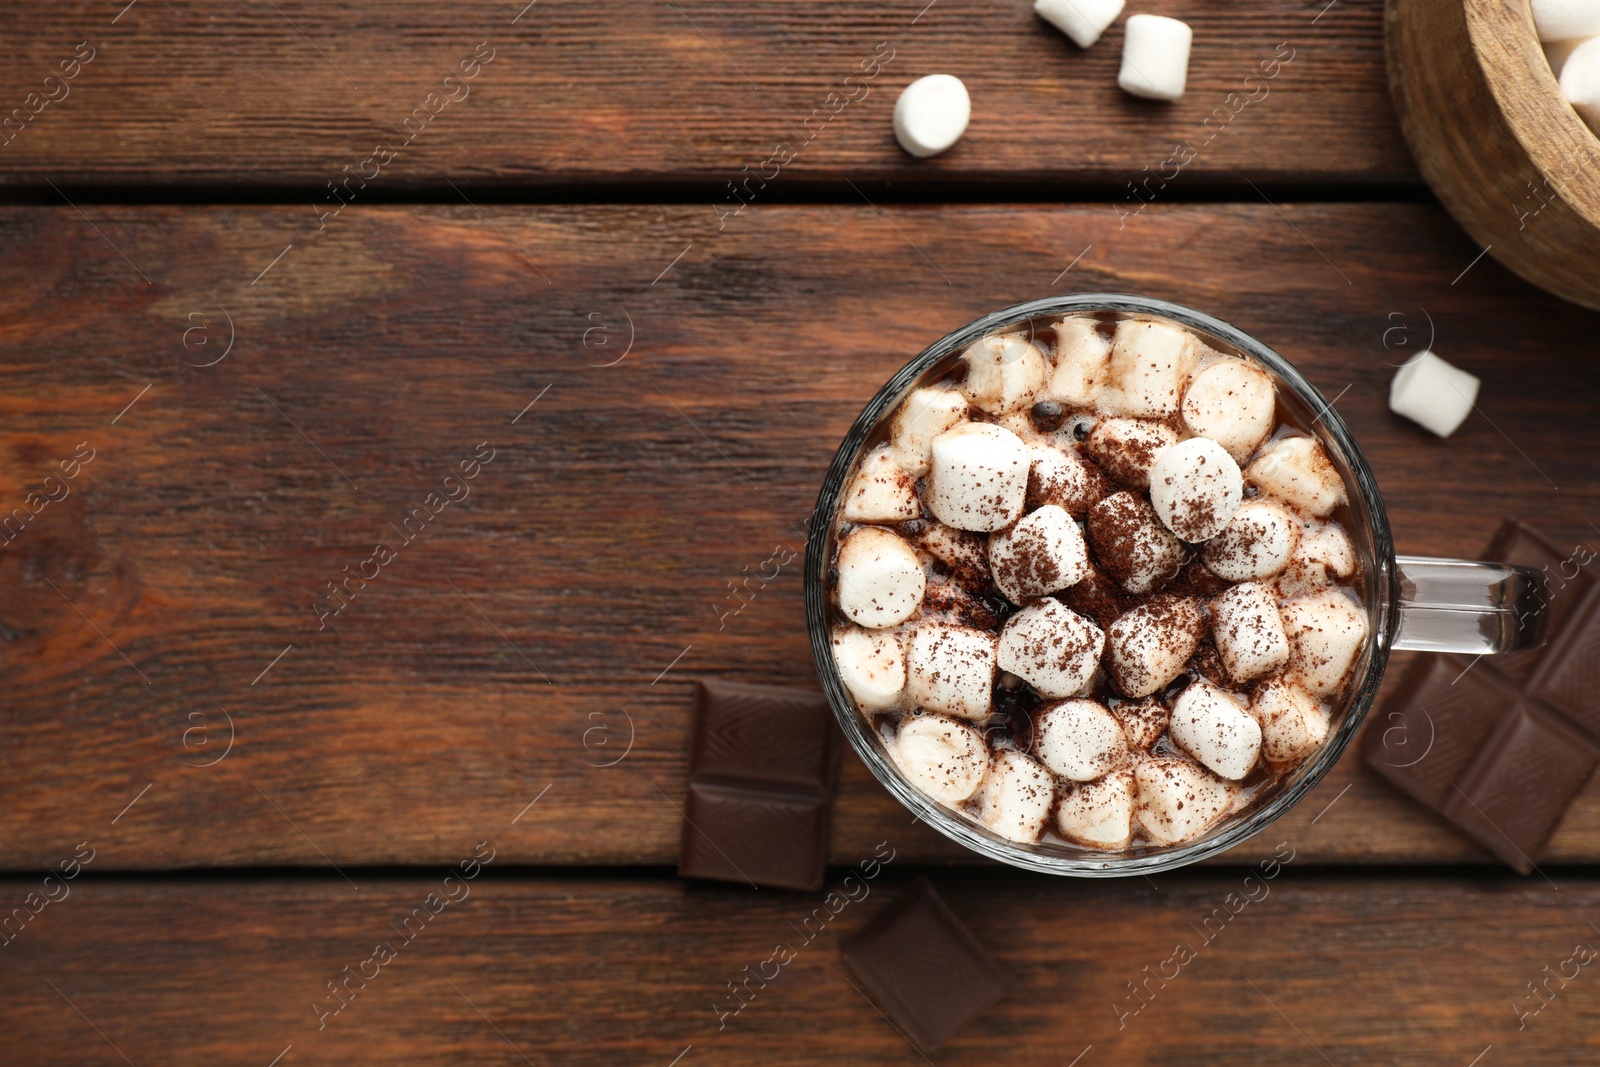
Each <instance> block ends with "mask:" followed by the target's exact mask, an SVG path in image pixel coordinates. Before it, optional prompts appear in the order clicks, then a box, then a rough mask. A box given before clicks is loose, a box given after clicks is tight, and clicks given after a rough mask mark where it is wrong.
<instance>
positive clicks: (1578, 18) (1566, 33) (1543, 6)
mask: <svg viewBox="0 0 1600 1067" xmlns="http://www.w3.org/2000/svg"><path fill="white" fill-rule="evenodd" d="M1532 7H1533V26H1534V29H1536V30H1538V31H1539V40H1541V41H1571V40H1576V39H1577V38H1580V37H1596V36H1600V4H1596V3H1595V2H1594V0H1533V4H1532Z"/></svg>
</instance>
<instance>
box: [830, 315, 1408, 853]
mask: <svg viewBox="0 0 1600 1067" xmlns="http://www.w3.org/2000/svg"><path fill="white" fill-rule="evenodd" d="M1092 312H1113V313H1121V314H1128V315H1149V316H1159V317H1162V318H1166V319H1170V320H1171V321H1173V322H1176V323H1179V324H1180V325H1183V326H1186V327H1188V328H1190V329H1192V330H1197V331H1199V332H1201V333H1202V334H1208V335H1210V336H1211V337H1214V338H1216V339H1217V340H1219V341H1221V342H1223V344H1224V345H1225V346H1231V347H1232V348H1234V349H1236V350H1237V351H1238V352H1240V353H1242V354H1244V355H1245V356H1248V357H1249V358H1251V359H1254V360H1257V361H1258V362H1260V363H1262V364H1263V365H1264V366H1266V367H1267V368H1268V369H1269V370H1270V371H1272V373H1273V374H1274V375H1275V376H1276V377H1277V378H1278V379H1279V380H1280V381H1283V382H1286V383H1287V384H1288V385H1289V386H1290V387H1291V388H1292V389H1293V391H1294V392H1295V393H1297V394H1298V396H1299V399H1300V400H1301V401H1302V402H1303V403H1304V404H1305V405H1306V406H1308V408H1309V409H1311V410H1314V411H1316V412H1318V413H1319V414H1318V416H1317V420H1316V421H1317V423H1318V424H1319V426H1320V429H1319V430H1318V431H1317V436H1318V437H1319V438H1320V439H1321V440H1322V441H1323V443H1324V445H1325V446H1328V447H1329V452H1330V455H1331V457H1332V459H1333V461H1334V464H1335V466H1337V467H1339V468H1340V473H1341V474H1343V475H1344V477H1345V480H1346V482H1347V484H1348V485H1350V486H1353V487H1354V488H1355V489H1356V490H1357V491H1358V492H1359V500H1357V499H1355V498H1352V500H1351V501H1350V503H1351V507H1352V509H1353V510H1354V511H1355V512H1356V517H1357V518H1358V519H1360V520H1364V523H1365V526H1364V528H1363V529H1361V530H1351V531H1349V532H1350V533H1351V535H1352V539H1355V540H1360V541H1362V542H1363V543H1361V544H1358V545H1357V546H1356V547H1357V552H1358V555H1360V556H1361V557H1362V563H1363V566H1364V567H1365V569H1366V574H1365V575H1364V580H1365V583H1366V588H1365V590H1364V593H1365V599H1366V605H1365V606H1366V609H1367V619H1368V631H1369V637H1368V641H1367V646H1366V648H1365V649H1364V650H1363V652H1362V655H1361V660H1360V661H1359V662H1358V664H1357V667H1356V669H1357V671H1358V672H1359V674H1358V679H1359V680H1358V681H1357V682H1356V683H1355V684H1354V685H1353V686H1352V689H1351V693H1350V695H1349V698H1348V704H1347V707H1346V709H1345V712H1344V717H1343V720H1342V721H1341V722H1340V724H1339V726H1338V728H1337V730H1335V732H1334V733H1333V734H1332V735H1331V736H1330V737H1328V738H1327V739H1326V740H1325V741H1324V742H1323V745H1322V748H1321V749H1320V750H1319V751H1318V752H1317V753H1316V754H1314V755H1313V756H1311V757H1309V758H1308V759H1306V760H1304V761H1302V762H1301V764H1300V765H1299V766H1298V767H1297V768H1295V769H1294V770H1293V771H1291V772H1290V774H1289V777H1288V779H1287V780H1286V781H1285V782H1284V783H1282V784H1281V785H1279V786H1278V787H1277V789H1276V791H1275V792H1274V793H1273V794H1272V795H1271V796H1270V797H1268V798H1267V799H1266V801H1265V802H1263V803H1260V804H1255V805H1254V806H1251V807H1247V808H1246V809H1245V811H1244V812H1243V813H1241V814H1237V815H1230V816H1228V817H1227V818H1226V819H1225V820H1224V821H1223V822H1222V823H1221V824H1219V826H1218V827H1217V828H1216V829H1214V830H1212V831H1211V832H1210V833H1208V834H1206V835H1204V836H1202V837H1200V838H1198V839H1196V840H1194V841H1189V842H1185V843H1182V844H1177V845H1151V846H1145V847H1144V851H1143V852H1142V854H1139V855H1133V856H1128V855H1121V854H1117V853H1107V854H1105V855H1103V856H1097V855H1095V853H1094V851H1093V850H1092V849H1088V848H1085V849H1083V851H1082V853H1081V854H1078V855H1074V854H1064V853H1061V852H1056V851H1046V849H1056V848H1063V847H1072V846H1062V845H1056V844H1052V843H1048V842H1047V843H1041V844H1036V845H1025V844H1019V843H1017V842H1013V841H1010V840H1007V839H1005V838H1002V837H1000V836H998V835H997V834H994V833H992V832H991V831H989V830H987V829H985V828H984V827H982V826H980V825H978V824H977V823H975V822H972V821H970V820H969V819H967V818H966V817H965V816H963V815H961V814H959V813H957V812H955V811H953V810H952V809H950V808H947V807H944V806H942V805H940V804H938V803H936V802H935V801H934V800H933V799H932V798H931V797H929V796H927V795H926V794H924V793H923V792H922V791H921V790H919V789H916V788H915V787H913V786H912V785H910V784H909V783H908V782H906V781H905V779H904V778H903V777H902V776H901V774H900V771H899V769H898V768H897V767H895V766H894V765H893V763H891V762H890V760H889V759H888V756H887V754H886V753H885V752H884V750H883V748H882V740H881V738H879V737H878V736H877V735H876V731H869V725H870V724H869V723H868V721H867V719H866V717H865V716H863V715H862V714H861V712H860V711H859V710H858V709H857V707H856V704H855V701H854V699H853V698H852V697H851V696H850V695H849V693H848V692H847V691H846V690H845V687H844V683H843V681H842V680H841V678H840V677H839V671H838V668H837V666H836V665H835V663H834V660H833V647H832V628H833V620H832V619H831V618H830V617H829V615H830V609H829V596H828V587H827V584H826V583H825V582H824V581H823V564H824V563H825V561H826V559H827V558H828V556H829V554H830V553H829V551H828V550H829V546H830V542H831V540H832V537H833V527H834V519H835V516H836V512H837V510H838V508H839V506H840V503H841V500H840V498H841V496H842V493H843V489H844V485H845V479H846V478H847V477H848V476H849V475H850V472H851V470H852V469H853V468H854V467H855V465H856V460H857V459H858V458H859V456H860V453H861V450H862V447H863V445H865V444H866V443H867V441H868V440H869V439H870V438H871V436H872V434H873V432H874V431H875V430H876V429H877V428H878V427H879V425H881V423H882V422H883V420H884V419H886V418H888V417H889V416H890V415H891V414H892V413H893V412H894V409H895V408H896V407H897V406H898V405H899V403H900V401H901V400H902V399H903V398H904V396H905V395H906V394H907V393H908V392H909V391H910V390H911V389H912V388H913V387H914V386H915V385H916V384H917V382H918V381H919V380H920V379H921V378H922V377H923V375H924V374H926V373H927V372H928V371H929V370H930V369H931V368H933V367H934V366H936V365H937V364H939V363H942V362H943V361H945V360H946V359H949V358H950V357H952V356H954V355H956V354H957V353H959V352H960V351H962V350H963V349H965V348H966V347H967V346H968V345H970V344H972V343H973V342H974V341H976V340H978V339H979V338H980V337H983V336H985V335H986V334H989V333H992V332H994V331H996V330H1002V329H1005V328H1006V327H1008V326H1013V325H1016V324H1018V323H1021V322H1024V321H1027V320H1030V319H1037V318H1040V317H1043V316H1051V315H1058V314H1071V313H1079V314H1082V313H1092ZM1366 542H1370V543H1366ZM805 604H806V628H807V630H808V631H809V634H810V638H811V653H812V656H813V658H814V659H815V660H816V665H817V674H818V677H819V678H820V679H821V681H822V687H823V690H824V692H825V693H826V694H827V697H828V703H829V705H830V706H831V707H832V708H833V713H834V717H835V718H836V719H837V720H838V722H839V726H840V728H841V729H842V730H843V731H844V734H845V737H847V738H848V739H849V741H850V746H851V747H852V748H854V749H855V751H856V755H858V756H859V757H861V760H862V762H864V763H866V765H867V767H868V768H869V769H871V771H872V773H873V776H874V777H875V778H877V779H878V781H879V782H881V783H883V785H884V787H885V788H887V789H888V790H889V792H890V793H892V794H893V795H894V796H895V798H896V799H898V800H899V801H900V803H902V804H904V805H905V806H906V807H907V808H908V809H909V810H910V811H911V812H913V813H914V814H915V815H917V816H918V818H920V819H921V820H922V821H923V822H926V823H927V824H928V825H930V826H932V827H933V828H934V829H935V830H937V831H939V832H940V833H941V834H943V835H944V836H946V837H948V838H950V839H951V840H953V841H955V842H957V843H958V844H961V845H964V846H966V847H967V848H969V849H971V850H972V851H974V852H976V853H978V854H979V855H982V856H986V857H988V858H989V859H993V860H997V861H999V862H1001V863H1005V864H1009V865H1011V866H1014V867H1021V868H1024V869H1027V870H1034V871H1040V872H1043V873H1045V874H1060V875H1071V876H1075V877H1081V878H1119V877H1124V876H1129V875H1135V874H1146V875H1147V874H1155V873H1157V872H1160V871H1166V870H1171V869H1173V868H1175V867H1182V866H1186V865H1188V864H1191V863H1196V862H1198V861H1200V860H1203V859H1205V858H1207V857H1208V856H1214V855H1216V854H1218V853H1220V852H1225V851H1227V850H1228V849H1230V848H1233V847H1234V846H1235V845H1238V844H1240V843H1241V842H1243V841H1246V840H1248V839H1249V838H1251V837H1253V836H1255V835H1256V834H1257V833H1259V832H1260V831H1261V830H1263V829H1265V828H1266V827H1267V826H1268V825H1270V824H1271V823H1273V822H1274V821H1276V820H1277V819H1278V818H1279V817H1280V816H1282V815H1283V814H1284V813H1286V812H1287V811H1288V810H1289V809H1290V808H1292V807H1294V806H1295V805H1296V804H1298V803H1299V802H1300V800H1301V799H1303V798H1304V797H1305V795H1306V794H1307V793H1309V792H1310V791H1311V790H1312V789H1313V788H1314V787H1315V786H1316V785H1317V783H1318V782H1319V781H1321V780H1322V777H1323V776H1324V775H1325V774H1327V772H1328V771H1329V769H1331V768H1332V767H1333V765H1334V764H1336V763H1337V762H1338V761H1339V758H1340V757H1341V756H1342V755H1343V754H1344V751H1345V749H1346V748H1347V747H1348V746H1349V744H1350V742H1351V740H1352V739H1353V738H1354V737H1355V733H1356V731H1357V730H1358V729H1359V728H1360V726H1361V723H1362V721H1363V720H1364V719H1365V718H1366V715H1367V712H1368V711H1369V710H1371V707H1372V703H1373V700H1374V699H1375V698H1376V696H1377V693H1378V686H1379V684H1380V683H1381V681H1382V679H1383V671H1384V667H1385V666H1386V665H1387V663H1388V659H1389V646H1390V644H1391V642H1392V640H1393V636H1394V634H1395V632H1396V630H1397V627H1398V622H1399V610H1400V580H1399V572H1398V569H1397V567H1396V564H1395V551H1394V541H1393V538H1392V536H1391V534H1390V530H1389V517H1388V513H1387V512H1386V511H1385V510H1384V506H1383V498H1382V496H1381V495H1380V494H1379V491H1378V483H1377V479H1376V478H1374V477H1373V474H1372V470H1371V468H1370V467H1368V466H1367V461H1366V457H1365V456H1364V455H1362V452H1361V449H1360V447H1359V446H1358V445H1357V444H1356V441H1355V437H1354V436H1353V435H1352V434H1351V432H1350V428H1349V427H1348V426H1346V425H1345V423H1344V420H1343V419H1342V418H1341V417H1340V416H1339V413H1338V411H1337V410H1335V409H1334V407H1333V405H1332V404H1331V403H1329V402H1328V400H1327V398H1326V397H1324V396H1323V394H1322V392H1321V391H1320V390H1318V389H1317V387H1316V386H1314V385H1312V384H1311V383H1310V382H1309V381H1307V380H1306V378H1305V377H1304V376H1303V375H1302V374H1301V373H1300V372H1299V371H1298V370H1296V369H1295V367H1294V365H1293V364H1292V363H1290V362H1289V361H1288V360H1286V359H1284V358H1283V357H1282V356H1280V355H1279V354H1278V353H1277V352H1275V351H1273V350H1272V349H1271V348H1269V347H1267V346H1266V345H1265V344H1263V343H1262V342H1260V341H1258V340H1256V339H1255V338H1254V337H1252V336H1250V335H1249V334H1247V333H1245V332H1244V331H1242V330H1239V329H1237V328H1236V327H1234V326H1233V325H1231V324H1229V323H1227V322H1224V321H1223V320H1221V319H1218V318H1215V317H1214V316H1211V315H1207V314H1205V313H1203V312H1200V311H1196V310H1195V309H1193V308H1189V307H1185V306H1183V305H1181V304H1174V303H1170V302H1168V301H1165V300H1158V299H1155V298H1152V297H1143V296H1136V295H1132V294H1127V293H1080V294H1077V295H1073V296H1058V297H1046V298H1044V299H1041V300H1032V301H1028V302H1026V303H1021V304H1013V305H1012V306H1010V307H1007V308H1002V309H1001V310H999V311H995V312H992V313H991V314H988V315H985V316H983V317H982V318H980V319H976V320H974V321H973V322H970V323H968V324H967V325H965V326H963V327H961V328H960V329H958V330H956V331H955V332H953V333H950V334H947V335H945V336H944V337H942V338H940V339H939V340H938V341H935V342H934V343H933V344H932V345H929V346H928V347H927V348H926V349H924V350H923V351H922V353H921V354H920V355H918V356H916V357H915V358H913V359H912V360H910V361H909V362H908V363H906V364H905V366H903V367H901V368H900V370H899V371H898V372H896V373H895V375H894V376H893V377H891V378H890V379H889V381H888V382H886V383H885V384H884V385H883V387H882V388H881V389H879V390H878V392H877V393H876V394H875V395H874V396H873V398H872V399H871V400H870V401H868V403H867V405H866V407H865V408H863V409H862V411H861V414H860V415H859V416H857V418H856V420H855V422H854V423H853V424H852V425H851V427H850V430H849V432H848V433H846V434H845V437H844V440H843V441H842V442H841V443H840V445H839V449H838V451H837V452H836V453H835V454H834V458H833V462H832V464H830V465H829V467H828V473H827V475H826V476H825V477H824V478H823V481H822V490H821V492H820V493H819V494H818V496H817V506H816V508H815V510H814V511H813V512H812V525H811V529H810V532H809V534H808V536H807V538H806V562H805ZM1052 815H1053V808H1052Z"/></svg>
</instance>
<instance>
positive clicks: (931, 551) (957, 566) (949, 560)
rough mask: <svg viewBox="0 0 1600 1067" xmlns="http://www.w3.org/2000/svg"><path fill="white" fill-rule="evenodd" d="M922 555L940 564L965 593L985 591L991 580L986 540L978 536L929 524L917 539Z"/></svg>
mask: <svg viewBox="0 0 1600 1067" xmlns="http://www.w3.org/2000/svg"><path fill="white" fill-rule="evenodd" d="M917 543H918V544H919V545H921V546H922V548H923V551H925V552H927V553H928V555H930V556H932V557H933V558H934V559H936V560H938V561H939V562H940V563H943V564H944V565H945V567H946V568H948V569H949V571H950V576H951V577H952V578H954V579H955V580H956V581H957V582H959V583H960V584H961V585H962V586H964V587H965V588H966V589H967V590H968V591H969V592H979V593H981V592H982V591H983V590H985V589H987V588H988V586H989V582H990V581H992V577H991V575H990V574H989V540H988V538H986V537H984V536H983V535H982V534H975V533H968V532H967V531H966V530H957V529H956V528H955V527H953V526H946V525H945V524H944V523H942V522H932V523H929V524H928V528H927V529H925V530H923V531H922V535H921V536H920V537H918V538H917Z"/></svg>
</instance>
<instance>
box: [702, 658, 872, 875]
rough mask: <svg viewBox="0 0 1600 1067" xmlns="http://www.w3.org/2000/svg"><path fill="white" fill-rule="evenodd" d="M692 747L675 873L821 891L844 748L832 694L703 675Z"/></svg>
mask: <svg viewBox="0 0 1600 1067" xmlns="http://www.w3.org/2000/svg"><path fill="white" fill-rule="evenodd" d="M692 744H693V747H692V751H691V753H690V757H689V795H688V799H687V803H686V810H685V816H686V818H685V821H684V826H683V837H682V844H681V848H680V853H679V859H678V873H679V874H680V875H682V876H683V877H685V878H715V879H719V880H723V881H730V882H746V883H753V884H755V885H758V886H759V885H766V886H776V887H780V888H784V889H812V890H814V889H820V888H822V882H823V877H824V874H825V873H826V865H827V854H828V801H829V797H830V795H831V793H832V791H833V783H834V779H835V777H836V776H837V774H838V767H839V749H840V745H839V731H838V726H837V724H836V723H835V722H834V719H833V714H832V712H831V711H830V710H829V708H828V702H827V699H826V698H825V697H823V696H822V694H820V693H811V692H807V691H805V690H798V689H786V688H781V687H777V686H766V685H746V684H744V683H741V682H729V681H720V680H702V681H700V682H699V683H697V684H696V686H695V723H694V737H693V742H692Z"/></svg>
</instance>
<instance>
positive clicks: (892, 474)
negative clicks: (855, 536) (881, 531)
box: [844, 446, 922, 522]
mask: <svg viewBox="0 0 1600 1067" xmlns="http://www.w3.org/2000/svg"><path fill="white" fill-rule="evenodd" d="M921 514H922V507H921V505H919V504H918V503H917V491H916V488H915V487H914V486H913V485H912V482H911V476H910V475H908V474H907V473H906V472H905V471H903V470H901V469H900V464H898V463H896V462H895V461H894V450H893V449H892V448H889V447H887V446H885V447H882V448H878V449H874V450H873V451H872V452H870V453H869V454H868V455H867V458H866V459H864V460H862V461H861V469H860V470H859V471H857V472H856V477H855V480H854V481H853V482H851V483H850V490H849V492H847V493H846V494H845V498H844V521H845V522H905V521H906V520H908V519H914V518H916V517H917V516H918V515H921Z"/></svg>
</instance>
